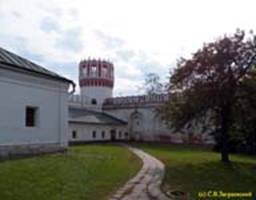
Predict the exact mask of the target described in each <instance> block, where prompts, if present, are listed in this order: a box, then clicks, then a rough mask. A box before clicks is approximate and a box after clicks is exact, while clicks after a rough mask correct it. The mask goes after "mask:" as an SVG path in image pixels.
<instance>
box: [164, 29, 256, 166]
mask: <svg viewBox="0 0 256 200" xmlns="http://www.w3.org/2000/svg"><path fill="white" fill-rule="evenodd" d="M255 63H256V37H255V35H253V33H252V32H251V33H250V34H249V35H248V36H247V37H246V34H245V32H244V31H241V30H237V31H236V33H235V34H233V35H231V36H226V35H225V36H223V37H221V38H219V39H217V40H216V41H215V42H211V43H208V44H204V46H203V48H202V49H199V50H198V51H197V52H196V53H194V54H193V55H192V58H190V59H184V58H181V59H180V60H179V61H178V65H177V68H176V69H175V70H174V71H173V73H172V74H171V77H170V87H169V88H168V92H169V93H170V94H171V95H172V98H171V100H170V101H169V102H167V103H166V104H165V105H164V106H163V107H162V108H161V109H160V113H161V114H162V117H163V119H165V120H166V122H167V123H168V122H171V123H169V126H170V127H171V128H174V129H175V130H176V131H178V130H182V129H184V128H185V129H187V128H190V127H191V126H192V127H198V124H200V126H202V127H204V128H203V130H204V131H205V132H207V131H208V132H209V131H211V132H212V133H213V134H215V136H216V137H217V138H219V141H220V142H221V145H220V147H221V148H220V149H221V153H222V161H224V162H228V161H229V157H228V153H229V147H228V145H229V141H230V135H231V134H232V133H231V128H232V127H233V125H234V116H235V114H234V111H236V109H235V107H236V106H237V104H238V103H239V102H241V101H240V100H241V99H244V98H247V97H248V95H244V96H243V95H241V94H243V93H247V92H248V90H244V89H243V88H244V85H245V82H246V81H247V79H248V77H250V73H251V72H252V68H253V66H254V64H255ZM242 91H243V92H242ZM254 91H255V90H254ZM254 94H255V92H254Z"/></svg>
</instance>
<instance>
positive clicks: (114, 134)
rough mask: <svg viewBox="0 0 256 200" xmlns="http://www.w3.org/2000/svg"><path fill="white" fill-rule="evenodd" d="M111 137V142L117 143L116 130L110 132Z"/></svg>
mask: <svg viewBox="0 0 256 200" xmlns="http://www.w3.org/2000/svg"><path fill="white" fill-rule="evenodd" d="M110 137H111V141H115V140H116V130H115V129H112V130H111V131H110Z"/></svg>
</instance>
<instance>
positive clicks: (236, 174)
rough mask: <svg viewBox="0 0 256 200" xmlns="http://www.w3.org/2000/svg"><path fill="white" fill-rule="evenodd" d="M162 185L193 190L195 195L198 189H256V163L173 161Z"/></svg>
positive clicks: (172, 188) (178, 189)
mask: <svg viewBox="0 0 256 200" xmlns="http://www.w3.org/2000/svg"><path fill="white" fill-rule="evenodd" d="M164 183H165V184H164V185H163V189H164V190H165V191H168V192H167V193H170V192H173V191H181V192H185V193H190V196H191V198H192V199H197V198H198V192H207V191H224V192H253V193H254V194H255V192H256V173H255V164H252V163H245V162H233V163H231V164H224V163H221V162H219V161H216V162H214V161H213V162H206V163H199V164H181V163H180V164H173V165H172V164H170V165H167V166H166V176H165V181H164Z"/></svg>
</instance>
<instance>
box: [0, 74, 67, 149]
mask: <svg viewBox="0 0 256 200" xmlns="http://www.w3.org/2000/svg"><path fill="white" fill-rule="evenodd" d="M67 90H68V83H63V82H59V81H53V80H49V79H46V78H39V77H36V76H31V75H26V74H21V73H17V72H13V71H8V70H4V69H0V145H22V144H50V143H58V144H60V145H61V146H64V147H65V146H66V145H67V128H68V124H67V117H68V113H67V112H68V111H67V108H68V107H67V98H68V93H67ZM26 106H33V107H38V114H39V115H38V124H37V125H36V127H26V126H25V109H26Z"/></svg>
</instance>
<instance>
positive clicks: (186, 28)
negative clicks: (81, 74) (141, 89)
mask: <svg viewBox="0 0 256 200" xmlns="http://www.w3.org/2000/svg"><path fill="white" fill-rule="evenodd" d="M255 6H256V3H255V1H253V0H247V1H246V2H244V1H242V0H225V1H223V0H215V1H205V0H193V1H188V0H179V1H170V0H151V1H148V0H140V1H137V0H123V1H120V0H108V1H100V0H73V1H70V0H52V1H45V0H36V1H35V0H26V2H25V3H24V2H21V1H19V0H1V2H0V46H3V47H5V48H7V49H10V50H14V51H16V52H18V53H20V51H21V53H22V51H23V55H29V56H31V57H28V59H32V60H36V61H38V62H39V63H42V64H45V65H46V66H47V67H48V68H50V69H53V70H55V71H58V72H60V73H62V74H67V75H68V76H69V77H71V78H73V79H77V66H72V63H73V64H75V63H78V62H79V60H81V59H83V58H87V57H89V56H91V57H96V58H98V57H101V58H106V59H110V60H111V61H113V62H114V64H115V67H116V70H115V71H116V74H115V75H116V89H115V94H118V93H120V92H122V93H123V94H124V95H125V94H130V93H131V92H132V91H133V92H136V88H133V89H131V88H132V87H135V85H136V84H138V83H139V82H142V79H143V74H145V73H147V72H152V71H153V72H158V73H160V75H161V76H162V77H166V76H168V71H169V68H170V67H171V66H173V65H174V63H175V62H176V59H177V58H179V57H180V56H185V57H186V56H189V55H190V53H191V52H193V51H195V50H196V49H198V48H200V47H201V46H202V44H203V42H207V41H211V40H213V39H215V38H217V37H218V36H220V35H223V34H224V33H232V32H234V31H235V29H236V28H238V27H239V28H242V29H246V30H249V29H252V28H254V27H255V25H256V21H255V20H254V19H255V18H256V12H255V11H254V8H255ZM42 23H44V24H43V28H42ZM47 28H48V29H49V31H45V30H47ZM71 30H73V31H71ZM75 30H76V31H75ZM70 31H71V32H70ZM69 33H72V34H69ZM17 38H20V39H21V40H23V39H24V42H22V41H19V42H17ZM60 41H61V42H60ZM60 43H61V44H62V45H56V44H60ZM28 51H30V53H28ZM36 55H37V56H36ZM39 58H40V59H39ZM57 66H60V67H59V68H58V67H57ZM72 70H73V71H74V72H73V71H72ZM127 85H129V87H127Z"/></svg>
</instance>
